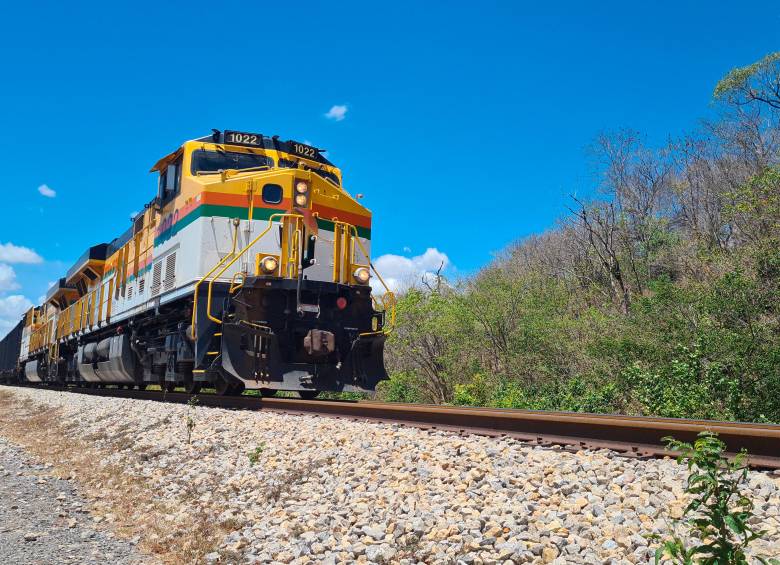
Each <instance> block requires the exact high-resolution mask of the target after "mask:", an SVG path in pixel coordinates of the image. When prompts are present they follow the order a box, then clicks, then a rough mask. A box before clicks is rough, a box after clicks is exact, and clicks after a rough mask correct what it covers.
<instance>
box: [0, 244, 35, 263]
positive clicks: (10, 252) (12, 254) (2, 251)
mask: <svg viewBox="0 0 780 565" xmlns="http://www.w3.org/2000/svg"><path fill="white" fill-rule="evenodd" d="M0 261H3V262H5V263H27V264H37V263H43V258H42V257H41V256H40V255H38V254H37V253H36V252H35V251H33V250H32V249H30V248H29V247H21V246H19V245H14V244H13V243H0Z"/></svg>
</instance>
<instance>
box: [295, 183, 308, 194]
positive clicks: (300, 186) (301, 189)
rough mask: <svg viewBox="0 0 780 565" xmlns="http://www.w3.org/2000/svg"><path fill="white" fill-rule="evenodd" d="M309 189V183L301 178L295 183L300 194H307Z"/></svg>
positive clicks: (296, 190)
mask: <svg viewBox="0 0 780 565" xmlns="http://www.w3.org/2000/svg"><path fill="white" fill-rule="evenodd" d="M307 190H309V185H308V184H306V183H305V182H304V181H302V180H299V181H298V182H296V183H295V192H297V193H298V194H306V191H307Z"/></svg>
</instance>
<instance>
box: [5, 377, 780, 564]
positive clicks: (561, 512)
mask: <svg viewBox="0 0 780 565" xmlns="http://www.w3.org/2000/svg"><path fill="white" fill-rule="evenodd" d="M0 413H1V414H2V416H0V433H1V434H2V435H4V436H6V437H8V438H9V439H10V440H12V441H14V442H16V443H19V444H20V445H23V446H24V447H26V448H27V449H29V450H33V451H35V452H36V453H37V454H39V455H40V456H42V457H45V456H46V451H47V449H49V450H51V449H52V447H51V446H52V443H53V442H55V441H58V443H57V449H56V453H52V454H51V456H52V457H53V458H54V457H56V458H57V459H58V460H59V461H61V463H60V465H61V466H68V465H71V466H72V467H73V468H74V469H77V473H78V475H77V476H78V479H79V480H80V481H81V483H82V484H83V486H84V490H85V496H87V497H91V498H93V504H92V507H91V511H92V513H93V517H97V518H99V519H104V520H105V521H107V522H109V523H110V524H111V525H112V526H113V527H115V529H116V530H117V531H118V532H120V534H121V535H125V536H140V541H139V546H140V547H141V548H143V549H145V550H147V551H150V552H153V553H157V554H160V555H162V556H163V557H165V558H166V559H167V560H172V561H176V560H179V561H189V562H192V561H196V562H214V563H216V562H219V563H227V562H231V563H232V562H241V563H252V562H258V563H270V562H281V563H343V562H358V563H409V564H411V563H459V562H462V563H467V564H470V563H502V564H506V563H598V564H602V563H647V562H649V561H651V560H652V555H653V553H654V550H655V545H654V543H655V542H650V541H648V539H647V537H648V536H649V535H651V534H660V535H662V536H664V535H667V534H668V533H669V532H670V525H671V519H672V518H673V517H677V516H680V515H681V513H682V509H683V507H684V505H685V504H686V500H685V498H684V496H683V487H684V480H685V477H686V476H687V473H686V469H685V468H684V467H682V466H680V465H678V464H677V463H676V462H674V461H673V460H669V459H665V460H658V459H653V460H636V459H629V458H625V457H621V456H618V455H616V454H614V453H612V452H608V451H581V452H577V453H570V452H567V451H562V450H559V449H549V448H543V447H537V446H529V445H526V444H523V443H521V442H518V441H515V440H510V439H492V438H484V437H479V436H468V437H460V436H457V435H452V434H449V433H442V432H430V431H424V430H419V429H415V428H409V427H401V426H394V425H387V424H373V423H366V422H351V421H344V420H336V419H330V418H318V417H313V416H297V415H296V416H293V415H283V414H278V413H263V412H236V411H228V410H220V409H212V408H200V407H197V406H184V405H176V404H165V403H159V402H151V401H140V400H128V399H112V398H103V397H94V396H86V395H76V394H71V393H62V392H55V391H47V390H34V389H21V388H19V389H15V388H9V387H0ZM25 425H26V426H28V428H31V431H29V432H23V431H22V430H23V429H24V426H25ZM188 436H189V441H188ZM750 488H751V497H752V499H753V501H754V502H755V505H756V508H755V512H756V518H755V525H757V526H759V527H760V529H764V530H766V531H767V534H766V536H765V539H764V540H761V541H758V542H755V543H754V545H753V550H754V551H755V552H756V553H757V554H760V555H763V556H767V557H778V556H780V541H779V539H778V531H779V530H780V477H778V476H776V475H771V474H766V473H761V472H751V474H750ZM106 516H109V517H108V518H106ZM101 517H102V518H101ZM118 517H119V518H118Z"/></svg>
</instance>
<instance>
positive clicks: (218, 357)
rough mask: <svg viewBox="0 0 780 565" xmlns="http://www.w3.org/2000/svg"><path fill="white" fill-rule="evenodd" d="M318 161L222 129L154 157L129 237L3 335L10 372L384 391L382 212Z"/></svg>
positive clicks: (0, 361)
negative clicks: (378, 234) (375, 212)
mask: <svg viewBox="0 0 780 565" xmlns="http://www.w3.org/2000/svg"><path fill="white" fill-rule="evenodd" d="M323 153H324V150H322V149H318V148H316V147H313V146H311V145H309V144H306V143H300V142H297V141H294V140H289V141H282V140H280V139H279V136H272V137H269V136H265V135H262V134H259V133H248V132H239V131H231V130H226V131H219V130H213V133H212V134H211V135H207V136H205V137H202V138H199V139H194V140H191V141H187V142H185V143H184V144H183V145H181V146H180V147H179V148H178V149H176V150H175V151H173V152H172V153H170V154H169V155H166V156H165V157H163V158H162V159H160V160H159V161H157V163H156V164H155V165H154V166H153V167H152V169H151V172H153V173H157V174H158V175H159V183H158V190H157V195H156V196H155V197H154V198H153V199H152V200H151V201H150V202H149V203H148V204H146V205H145V207H144V209H143V211H142V212H140V213H138V214H137V215H135V217H133V218H131V224H132V225H131V226H130V228H129V229H127V230H126V231H125V232H124V233H123V234H122V235H120V236H119V237H117V238H116V239H114V240H113V241H111V242H110V243H101V244H98V245H94V246H92V247H90V248H89V249H87V250H86V251H85V252H84V253H83V254H82V255H81V257H80V258H79V259H78V260H77V261H76V263H75V264H74V265H73V266H72V267H71V268H70V269H69V270H68V271H67V273H65V275H64V276H63V277H62V278H60V279H59V280H58V281H57V282H56V283H55V284H54V285H53V286H51V287H50V288H49V290H48V292H47V294H46V297H45V301H44V303H43V304H41V305H40V306H35V307H33V308H31V309H30V310H29V311H28V312H27V313H26V314H25V316H24V318H23V319H22V320H21V321H20V322H19V324H18V325H17V326H16V327H15V328H14V329H13V330H12V331H11V332H10V333H9V334H8V336H6V338H5V339H4V340H3V341H2V342H0V378H2V379H4V380H5V381H20V382H29V383H53V384H58V385H62V386H66V385H68V384H78V385H80V386H91V387H99V386H105V385H118V386H120V387H139V388H145V387H147V386H148V385H150V384H155V385H159V386H160V387H161V388H162V389H163V390H166V391H172V390H173V389H175V388H176V387H184V389H185V390H186V391H187V392H190V393H197V392H198V391H200V390H201V388H204V387H208V388H214V389H215V390H216V392H217V394H221V395H229V394H240V393H241V392H243V391H244V390H245V389H255V390H259V391H261V393H262V394H267V395H271V394H274V393H275V392H276V391H279V390H285V391H295V392H297V393H298V395H299V396H301V397H302V398H313V397H315V396H316V395H317V394H319V392H320V391H355V392H360V391H372V390H374V389H375V387H376V385H377V383H378V382H379V381H381V380H383V379H386V378H387V373H386V371H385V368H384V361H383V351H384V343H385V339H386V335H387V333H388V332H389V331H390V329H391V328H392V324H393V322H394V316H395V297H394V296H393V293H392V292H391V291H390V290H389V288H388V287H387V285H386V284H385V283H384V281H383V280H382V277H381V275H379V274H378V273H377V272H376V270H375V269H374V266H373V264H372V262H371V260H370V244H371V212H370V211H369V210H368V209H367V208H365V207H364V206H363V205H361V204H360V202H359V196H360V195H357V196H355V197H353V196H351V195H350V194H349V193H348V192H347V191H346V190H345V189H344V187H343V186H342V173H341V170H340V169H339V168H338V167H336V166H335V165H333V163H331V162H330V161H329V160H328V159H327V158H326V157H325V156H324V155H323ZM372 279H373V280H376V281H378V283H379V284H378V285H375V286H376V287H379V288H378V289H377V290H373V289H372V286H371V282H372Z"/></svg>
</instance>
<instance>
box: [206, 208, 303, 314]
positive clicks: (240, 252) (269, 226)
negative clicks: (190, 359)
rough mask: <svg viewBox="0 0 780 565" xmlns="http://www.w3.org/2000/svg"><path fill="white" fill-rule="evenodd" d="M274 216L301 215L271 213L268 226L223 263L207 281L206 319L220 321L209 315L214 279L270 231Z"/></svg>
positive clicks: (296, 216)
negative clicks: (228, 260)
mask: <svg viewBox="0 0 780 565" xmlns="http://www.w3.org/2000/svg"><path fill="white" fill-rule="evenodd" d="M274 218H303V216H301V215H300V214H286V213H279V214H271V216H270V217H269V218H268V227H267V228H265V229H264V230H263V231H262V233H261V234H260V235H258V236H257V237H255V238H254V239H253V240H252V241H250V242H249V243H248V244H247V245H246V246H245V247H244V248H243V249H242V250H241V251H239V252H238V253H236V254H235V256H234V257H233V259H231V260H230V262H228V263H226V264H225V265H223V266H222V269H221V270H220V271H219V272H218V273H217V274H215V275H214V277H213V278H212V279H211V280H210V281H209V291H208V294H207V301H206V316H208V319H209V320H211V321H212V322H215V323H217V324H221V323H222V320H220V319H219V318H215V317H214V316H212V315H211V296H212V289H213V286H214V281H215V280H216V279H218V278H219V277H220V276H221V275H222V273H224V272H225V271H227V270H228V269H229V268H230V267H231V266H232V265H233V264H234V263H235V262H236V261H238V259H239V258H240V257H241V256H242V255H243V254H244V253H246V252H247V251H248V250H249V249H250V248H252V247H253V246H254V245H255V244H256V243H257V242H258V241H260V239H261V238H262V237H263V236H264V235H265V234H267V233H268V232H269V231H271V228H273V226H274ZM212 272H213V270H212ZM210 274H211V272H210V273H209V275H210ZM209 275H206V276H209ZM205 278H206V277H204V279H205ZM196 312H197V311H196V310H195V309H194V308H193V316H194V315H195V314H196ZM193 327H194V326H193Z"/></svg>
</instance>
